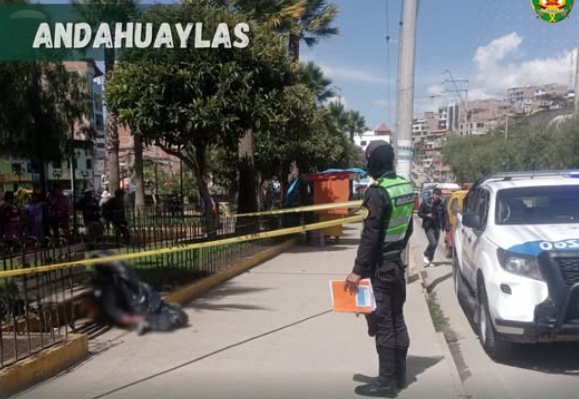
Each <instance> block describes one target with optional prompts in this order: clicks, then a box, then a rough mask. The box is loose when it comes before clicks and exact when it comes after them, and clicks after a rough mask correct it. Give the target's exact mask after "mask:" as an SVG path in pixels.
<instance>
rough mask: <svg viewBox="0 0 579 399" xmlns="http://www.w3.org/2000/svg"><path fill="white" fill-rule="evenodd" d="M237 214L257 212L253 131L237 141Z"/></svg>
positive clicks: (249, 131)
mask: <svg viewBox="0 0 579 399" xmlns="http://www.w3.org/2000/svg"><path fill="white" fill-rule="evenodd" d="M237 212H238V213H250V212H257V193H256V187H255V158H254V153H253V131H252V130H251V129H249V130H247V131H246V132H245V134H244V135H243V137H241V139H240V140H239V196H238V199H237Z"/></svg>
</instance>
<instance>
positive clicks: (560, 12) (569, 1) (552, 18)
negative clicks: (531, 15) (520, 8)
mask: <svg viewBox="0 0 579 399" xmlns="http://www.w3.org/2000/svg"><path fill="white" fill-rule="evenodd" d="M574 2H575V0H531V5H532V6H533V10H535V14H537V18H541V19H542V20H543V21H545V22H549V23H552V24H553V23H557V22H561V21H562V20H564V19H565V18H567V17H568V16H569V13H570V12H571V9H572V8H573V3H574Z"/></svg>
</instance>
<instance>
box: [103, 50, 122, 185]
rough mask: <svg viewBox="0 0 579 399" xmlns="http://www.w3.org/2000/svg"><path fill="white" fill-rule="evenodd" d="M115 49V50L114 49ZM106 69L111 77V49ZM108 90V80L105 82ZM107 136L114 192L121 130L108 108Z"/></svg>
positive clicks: (112, 54) (110, 173) (116, 181)
mask: <svg viewBox="0 0 579 399" xmlns="http://www.w3.org/2000/svg"><path fill="white" fill-rule="evenodd" d="M113 51H114V50H113ZM105 58H106V59H105V71H106V76H107V78H110V76H111V74H112V73H113V69H114V67H115V56H114V52H112V51H111V50H106V51H105ZM105 90H106V82H105ZM105 135H106V136H105V137H106V140H107V174H108V177H109V192H111V193H114V192H115V191H116V190H117V189H118V188H120V185H119V181H120V173H119V130H118V124H117V117H116V115H115V114H114V113H113V112H111V111H110V110H109V109H107V123H106V133H105Z"/></svg>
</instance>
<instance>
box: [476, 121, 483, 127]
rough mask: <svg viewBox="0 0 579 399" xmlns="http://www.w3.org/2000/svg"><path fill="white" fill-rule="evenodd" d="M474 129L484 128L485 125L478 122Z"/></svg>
mask: <svg viewBox="0 0 579 399" xmlns="http://www.w3.org/2000/svg"><path fill="white" fill-rule="evenodd" d="M476 127H477V128H484V127H485V124H484V123H481V122H479V123H477V124H476Z"/></svg>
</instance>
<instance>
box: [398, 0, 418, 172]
mask: <svg viewBox="0 0 579 399" xmlns="http://www.w3.org/2000/svg"><path fill="white" fill-rule="evenodd" d="M403 7H404V9H403V16H402V21H400V50H399V56H398V98H397V101H396V103H397V120H398V121H397V124H396V125H397V126H396V159H397V163H396V172H397V173H398V174H399V175H400V176H402V177H404V178H405V179H407V180H410V179H411V169H412V158H413V155H414V154H413V153H414V149H413V147H412V118H413V116H414V71H415V57H416V20H417V17H418V0H404V6H403Z"/></svg>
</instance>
